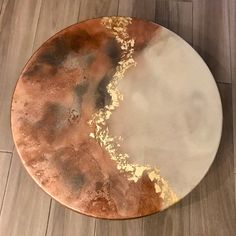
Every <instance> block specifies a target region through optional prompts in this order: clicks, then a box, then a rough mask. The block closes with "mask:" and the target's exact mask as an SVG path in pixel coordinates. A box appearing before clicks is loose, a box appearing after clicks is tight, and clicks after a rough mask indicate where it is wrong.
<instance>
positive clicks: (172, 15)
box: [169, 2, 193, 44]
mask: <svg viewBox="0 0 236 236" xmlns="http://www.w3.org/2000/svg"><path fill="white" fill-rule="evenodd" d="M192 10H193V4H192V3H191V2H169V29H170V30H172V31H174V32H175V33H177V34H178V35H179V36H180V37H182V38H183V39H185V40H186V41H187V42H188V43H190V44H192V42H193V14H192V13H193V11H192Z"/></svg>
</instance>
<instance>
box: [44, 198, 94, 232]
mask: <svg viewBox="0 0 236 236" xmlns="http://www.w3.org/2000/svg"><path fill="white" fill-rule="evenodd" d="M94 227H95V219H94V218H92V217H87V216H84V215H81V214H78V213H76V212H73V211H71V210H69V209H67V208H65V207H63V206H62V205H60V204H59V203H57V202H56V201H54V200H53V201H52V206H51V211H50V218H49V226H48V230H47V236H49V235H50V236H64V235H66V236H74V235H79V236H93V235H94Z"/></svg>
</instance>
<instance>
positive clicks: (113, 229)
mask: <svg viewBox="0 0 236 236" xmlns="http://www.w3.org/2000/svg"><path fill="white" fill-rule="evenodd" d="M121 235H122V236H130V235H135V236H143V220H142V218H140V219H133V220H123V221H120V220H111V221H108V220H97V225H96V233H95V236H121Z"/></svg>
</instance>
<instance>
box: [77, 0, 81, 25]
mask: <svg viewBox="0 0 236 236" xmlns="http://www.w3.org/2000/svg"><path fill="white" fill-rule="evenodd" d="M81 4H82V0H80V3H79V10H78V16H77V23H79V21H80V20H79V16H80V9H81Z"/></svg>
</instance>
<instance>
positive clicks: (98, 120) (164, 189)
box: [88, 17, 177, 207]
mask: <svg viewBox="0 0 236 236" xmlns="http://www.w3.org/2000/svg"><path fill="white" fill-rule="evenodd" d="M101 23H102V24H103V25H104V26H105V27H106V28H107V29H108V30H110V32H111V34H113V35H114V37H115V39H116V41H117V43H118V44H119V45H120V48H121V51H122V52H121V60H120V61H119V62H118V66H117V67H116V72H115V74H114V75H113V77H112V80H111V81H110V82H109V84H108V85H107V87H106V89H107V92H108V93H109V95H110V96H111V103H110V104H109V105H106V106H105V107H104V108H101V109H99V110H98V111H97V112H96V113H95V114H94V115H93V116H92V118H91V120H89V121H88V124H89V125H90V126H91V127H94V133H90V134H89V136H90V137H91V138H94V139H96V141H97V142H98V143H99V144H100V145H101V146H102V147H103V148H104V149H105V150H106V151H107V152H108V153H109V155H110V157H111V160H114V161H115V162H116V165H117V169H118V170H119V171H121V172H123V173H126V174H127V178H128V180H130V181H134V182H138V180H139V179H140V178H141V177H142V176H143V174H144V172H145V174H146V175H147V177H148V178H149V179H150V180H151V181H152V182H153V183H154V188H155V191H156V193H157V194H159V195H160V198H162V199H163V207H166V206H169V205H170V204H172V203H174V202H176V201H177V196H176V195H175V193H174V192H173V191H172V190H171V189H170V187H169V185H168V183H167V181H165V180H164V179H163V178H162V177H161V176H160V171H159V170H158V169H157V168H152V167H151V166H142V165H138V164H131V163H129V162H128V159H129V155H128V154H127V153H121V152H120V148H119V147H120V144H119V142H120V141H122V138H121V137H112V136H111V135H110V133H109V129H108V126H107V125H106V122H107V120H109V118H110V117H111V115H112V112H113V111H114V110H115V109H116V108H117V107H119V105H120V102H121V101H122V100H123V95H122V94H121V92H120V91H119V90H118V88H117V86H118V84H119V82H120V81H121V80H122V79H123V78H124V74H125V72H126V71H127V69H129V68H130V67H132V66H136V62H135V60H134V59H133V53H134V45H135V41H134V39H132V38H130V37H129V34H128V32H127V27H128V25H129V24H132V19H131V18H129V17H103V18H102V20H101Z"/></svg>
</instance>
